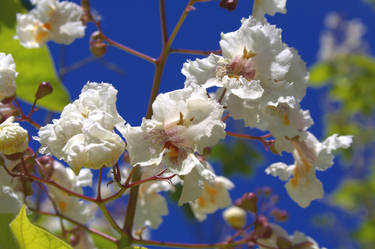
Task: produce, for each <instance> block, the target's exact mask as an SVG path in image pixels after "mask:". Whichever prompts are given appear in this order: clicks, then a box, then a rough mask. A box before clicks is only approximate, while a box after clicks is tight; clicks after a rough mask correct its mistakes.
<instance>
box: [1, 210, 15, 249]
mask: <svg viewBox="0 0 375 249" xmlns="http://www.w3.org/2000/svg"><path fill="white" fill-rule="evenodd" d="M13 218H14V214H0V245H1V246H2V248H7V249H18V246H17V243H16V241H15V240H14V237H13V235H12V232H11V231H10V227H9V223H10V222H11V221H12V220H13Z"/></svg>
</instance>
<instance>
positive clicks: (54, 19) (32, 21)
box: [16, 0, 85, 48]
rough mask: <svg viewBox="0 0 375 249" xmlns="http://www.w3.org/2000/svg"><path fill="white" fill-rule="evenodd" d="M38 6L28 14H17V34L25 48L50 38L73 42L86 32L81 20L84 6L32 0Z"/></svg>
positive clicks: (49, 0) (40, 44)
mask: <svg viewBox="0 0 375 249" xmlns="http://www.w3.org/2000/svg"><path fill="white" fill-rule="evenodd" d="M31 2H32V3H33V4H34V5H35V7H34V8H33V9H32V10H31V11H30V12H29V13H27V14H20V13H18V14H17V35H16V38H17V39H18V40H19V41H20V43H21V45H22V46H24V47H26V48H38V47H41V46H42V45H43V44H45V43H46V42H47V41H49V40H52V41H55V42H57V43H62V44H70V43H72V42H73V41H74V40H75V39H76V38H80V37H83V36H84V35H85V26H84V25H83V24H82V22H81V16H82V14H83V11H82V8H81V7H80V6H79V5H77V4H75V3H72V2H69V1H62V2H59V0H32V1H31Z"/></svg>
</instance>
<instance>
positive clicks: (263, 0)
mask: <svg viewBox="0 0 375 249" xmlns="http://www.w3.org/2000/svg"><path fill="white" fill-rule="evenodd" d="M285 5H286V0H254V5H253V16H254V17H255V18H257V19H259V20H263V19H264V15H265V14H268V15H271V16H273V15H275V14H276V13H278V12H279V13H283V14H285V13H286V8H285Z"/></svg>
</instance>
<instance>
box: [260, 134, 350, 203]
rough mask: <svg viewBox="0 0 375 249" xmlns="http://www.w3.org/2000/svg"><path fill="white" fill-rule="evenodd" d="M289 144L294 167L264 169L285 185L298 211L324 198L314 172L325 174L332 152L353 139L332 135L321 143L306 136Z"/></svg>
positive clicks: (346, 146) (273, 165) (272, 166)
mask: <svg viewBox="0 0 375 249" xmlns="http://www.w3.org/2000/svg"><path fill="white" fill-rule="evenodd" d="M290 143H291V144H292V145H293V146H294V151H293V157H294V160H295V162H294V164H293V165H289V166H288V165H286V164H285V163H281V162H279V163H274V164H272V165H270V166H269V167H268V168H267V169H266V173H267V174H271V175H273V176H277V177H279V178H280V180H283V181H288V182H287V183H286V184H285V187H286V189H287V191H288V194H289V196H290V197H291V198H292V199H293V200H294V201H295V202H297V203H298V205H300V206H301V207H307V206H309V205H310V202H311V201H312V200H315V199H319V198H322V197H323V192H324V191H323V186H322V183H321V182H320V181H319V179H317V178H316V175H315V171H316V170H319V171H325V170H327V169H328V168H329V167H331V166H332V165H333V155H332V151H333V150H336V149H338V148H348V147H349V146H350V144H351V143H352V137H351V136H338V135H336V134H334V135H332V136H330V137H328V138H327V139H326V140H325V141H324V142H323V143H320V142H319V141H318V140H317V139H316V138H315V137H314V135H312V134H311V133H307V136H306V138H305V139H304V140H301V141H300V140H298V139H292V140H290Z"/></svg>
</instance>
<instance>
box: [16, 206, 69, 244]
mask: <svg viewBox="0 0 375 249" xmlns="http://www.w3.org/2000/svg"><path fill="white" fill-rule="evenodd" d="M10 228H11V230H12V232H13V234H14V236H15V237H16V239H17V241H18V244H19V246H20V249H73V248H72V247H71V246H70V245H68V244H67V243H65V242H64V241H62V240H61V239H59V238H57V237H56V236H54V235H52V234H51V233H49V232H47V231H46V230H44V229H42V228H40V227H38V226H36V225H33V224H32V223H31V222H30V221H29V219H28V218H27V216H26V207H25V206H23V207H22V208H21V210H20V212H19V214H18V215H17V217H16V218H15V219H14V220H13V221H12V222H11V223H10Z"/></svg>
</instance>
